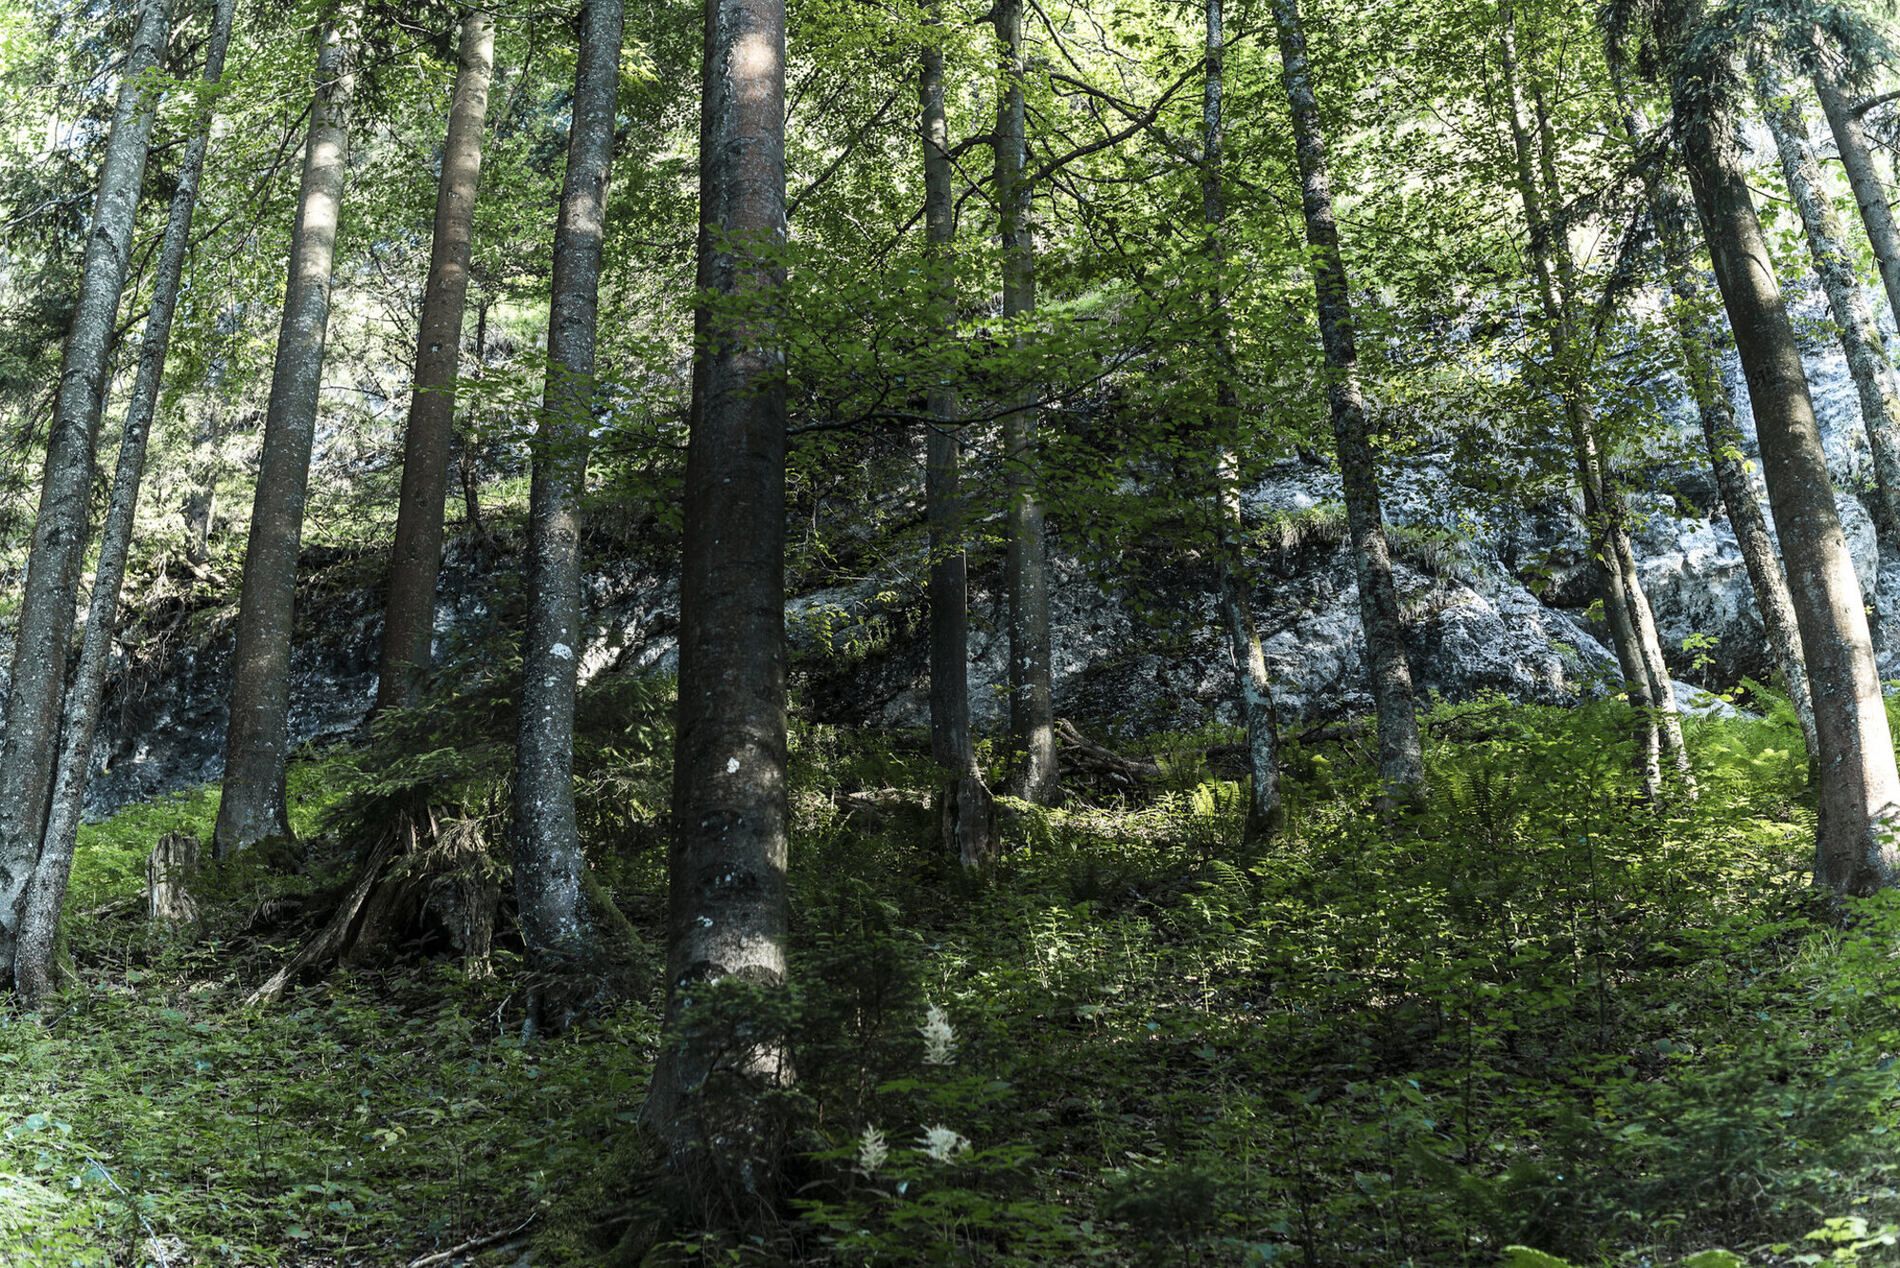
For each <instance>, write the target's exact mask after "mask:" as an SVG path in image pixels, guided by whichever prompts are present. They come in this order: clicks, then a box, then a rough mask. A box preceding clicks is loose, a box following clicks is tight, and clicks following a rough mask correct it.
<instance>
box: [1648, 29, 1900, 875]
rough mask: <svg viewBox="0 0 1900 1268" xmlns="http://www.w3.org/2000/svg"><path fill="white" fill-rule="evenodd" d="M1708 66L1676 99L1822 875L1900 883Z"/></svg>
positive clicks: (1688, 77) (1846, 609) (1837, 558)
mask: <svg viewBox="0 0 1900 1268" xmlns="http://www.w3.org/2000/svg"><path fill="white" fill-rule="evenodd" d="M1680 34H1681V33H1679V32H1678V33H1676V35H1677V40H1676V42H1677V43H1678V45H1679V44H1680V42H1681V41H1680ZM1709 69H1710V68H1708V67H1705V66H1702V65H1700V64H1699V62H1696V61H1688V62H1685V64H1684V65H1681V66H1679V67H1677V68H1676V71H1675V82H1674V84H1673V85H1672V95H1673V97H1674V100H1675V108H1676V115H1677V129H1678V132H1679V134H1680V135H1681V137H1682V141H1683V158H1684V162H1685V164H1686V165H1687V166H1688V169H1689V177H1690V184H1691V186H1692V188H1693V189H1694V191H1695V200H1696V209H1697V211H1698V212H1699V213H1700V215H1701V218H1702V228H1703V234H1704V236H1705V237H1706V238H1707V240H1708V244H1709V251H1710V254H1711V256H1712V258H1713V260H1714V263H1715V277H1716V282H1717V284H1718V285H1719V286H1720V288H1721V291H1722V299H1723V303H1724V304H1725V306H1726V307H1727V309H1728V316H1729V326H1730V327H1731V328H1732V329H1733V330H1734V332H1735V344H1736V347H1737V349H1738V350H1739V351H1740V353H1741V359H1742V368H1743V370H1744V372H1745V373H1746V374H1747V376H1748V387H1749V398H1750V401H1751V403H1752V405H1753V408H1754V413H1755V431H1756V435H1757V437H1758V439H1759V440H1760V443H1761V456H1762V468H1763V471H1764V474H1765V475H1766V477H1767V481H1768V497H1769V502H1770V504H1771V507H1772V509H1773V511H1774V517H1775V528H1776V530H1777V532H1778V533H1779V535H1780V538H1781V549H1782V557H1783V559H1784V561H1785V563H1786V565H1787V574H1788V581H1789V587H1790V592H1791V594H1792V596H1793V599H1794V609H1795V617H1796V619H1797V620H1798V621H1799V623H1800V628H1801V646H1802V651H1803V653H1804V659H1805V661H1806V664H1807V667H1808V684H1809V688H1810V690H1811V691H1812V693H1813V697H1814V722H1815V729H1816V731H1817V733H1818V736H1819V741H1820V751H1819V754H1818V769H1817V778H1818V782H1819V790H1818V791H1819V806H1820V824H1819V829H1818V832H1817V835H1816V858H1815V880H1816V882H1817V883H1818V884H1822V885H1826V886H1828V887H1830V888H1831V889H1833V890H1834V891H1835V892H1837V893H1843V894H1864V893H1870V892H1872V891H1874V890H1876V889H1879V888H1882V887H1883V886H1886V885H1888V884H1891V883H1892V879H1893V875H1894V869H1895V866H1896V863H1897V862H1900V858H1896V854H1895V850H1894V847H1893V844H1892V842H1891V840H1890V832H1891V830H1892V826H1893V822H1894V819H1895V817H1896V813H1897V812H1900V772H1896V770H1895V766H1894V755H1893V737H1892V735H1891V733H1890V731H1889V729H1888V726H1887V711H1886V705H1885V701H1884V700H1883V699H1882V697H1881V689H1880V677H1879V674H1878V672H1877V671H1876V669H1875V667H1874V652H1873V644H1872V641H1871V640H1870V638H1869V637H1868V633H1867V616H1866V612H1865V610H1864V609H1863V608H1862V606H1861V605H1862V598H1861V589H1860V582H1859V580H1858V579H1857V578H1856V577H1855V575H1854V564H1853V560H1852V558H1851V557H1850V556H1849V554H1848V551H1847V538H1846V535H1845V534H1844V533H1843V532H1842V531H1841V521H1840V514H1839V512H1838V510H1837V509H1836V507H1835V504H1834V485H1833V482H1832V481H1831V480H1830V479H1829V478H1828V470H1827V454H1826V452H1825V451H1824V450H1823V448H1822V446H1821V429H1820V426H1819V425H1818V424H1817V423H1816V421H1815V417H1814V404H1813V401H1812V400H1811V399H1810V397H1809V395H1808V380H1807V373H1806V371H1805V370H1804V369H1803V368H1802V365H1801V353H1800V349H1799V346H1798V345H1797V344H1796V342H1795V335H1794V328H1793V325H1792V324H1791V323H1790V322H1789V320H1788V314H1787V310H1786V309H1785V308H1784V307H1783V305H1782V301H1781V290H1780V287H1779V286H1778V285H1777V284H1776V281H1775V276H1774V273H1773V271H1772V268H1771V266H1770V264H1769V253H1768V244H1767V242H1766V241H1765V240H1764V239H1763V237H1762V231H1761V224H1760V222H1759V221H1758V220H1757V219H1756V217H1755V206H1754V202H1753V199H1752V197H1751V195H1750V193H1749V189H1748V177H1747V171H1746V169H1745V168H1744V167H1743V164H1742V160H1741V154H1740V151H1739V147H1738V144H1737V140H1736V137H1735V133H1734V125H1733V123H1732V121H1731V119H1730V118H1729V117H1728V114H1727V110H1728V107H1727V105H1726V103H1722V102H1719V101H1712V100H1711V99H1710V93H1709V89H1708V87H1707V85H1708V83H1709V82H1710V81H1709V80H1708V78H1707V77H1706V76H1707V74H1708V72H1709Z"/></svg>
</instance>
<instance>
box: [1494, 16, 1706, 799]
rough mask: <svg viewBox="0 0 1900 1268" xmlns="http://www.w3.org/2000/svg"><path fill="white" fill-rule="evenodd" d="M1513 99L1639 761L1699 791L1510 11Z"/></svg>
mask: <svg viewBox="0 0 1900 1268" xmlns="http://www.w3.org/2000/svg"><path fill="white" fill-rule="evenodd" d="M1498 41H1499V51H1500V53H1501V65H1502V69H1503V71H1504V80H1505V90H1506V98H1507V100H1506V108H1507V115H1508V117H1507V119H1506V123H1507V125H1508V128H1509V132H1510V137H1511V152H1512V156H1513V159H1514V160H1515V174H1516V184H1517V193H1518V198H1519V200H1520V201H1521V203H1522V205H1523V208H1524V220H1525V224H1526V227H1527V228H1528V230H1529V234H1530V242H1529V247H1528V255H1529V261H1530V266H1531V273H1532V276H1533V278H1534V279H1535V280H1536V283H1537V294H1538V299H1539V301H1540V303H1541V305H1542V308H1543V319H1544V328H1545V332H1546V336H1547V338H1548V339H1549V344H1550V365H1551V367H1552V372H1553V373H1554V374H1555V376H1556V378H1557V388H1558V394H1559V396H1560V398H1561V405H1562V408H1563V413H1564V421H1565V424H1566V426H1567V428H1568V431H1569V434H1570V445H1571V453H1572V457H1573V459H1574V461H1575V463H1576V469H1577V484H1578V488H1579V490H1580V492H1581V493H1582V497H1583V508H1584V520H1585V523H1586V525H1587V526H1588V528H1589V530H1590V534H1591V546H1592V549H1593V552H1594V554H1595V555H1596V558H1597V561H1598V563H1599V564H1600V566H1601V568H1602V590H1603V609H1604V620H1605V623H1606V624H1607V625H1608V626H1609V629H1610V641H1611V645H1612V647H1613V648H1614V649H1615V652H1616V658H1617V662H1618V665H1619V666H1620V667H1621V669H1622V673H1623V683H1624V688H1625V690H1626V691H1627V693H1628V695H1629V699H1630V703H1631V705H1632V706H1634V707H1635V709H1636V710H1637V715H1638V721H1637V726H1638V753H1639V760H1640V762H1641V764H1642V766H1643V770H1644V782H1645V784H1646V786H1647V787H1648V788H1649V790H1650V792H1651V795H1652V796H1655V795H1659V794H1660V793H1661V791H1662V787H1663V764H1664V762H1665V761H1666V760H1672V761H1673V765H1674V769H1675V772H1676V774H1677V775H1678V776H1679V777H1680V778H1681V779H1682V780H1683V781H1684V782H1685V784H1687V783H1691V782H1692V775H1691V771H1690V767H1689V756H1688V750H1687V748H1686V746H1685V745H1684V743H1683V738H1682V722H1681V717H1680V715H1679V714H1678V713H1677V712H1676V702H1675V692H1674V687H1673V685H1672V680H1671V678H1670V675H1669V669H1668V666H1667V664H1666V663H1665V662H1664V659H1663V653H1662V646H1661V642H1660V640H1659V639H1658V637H1657V634H1656V623H1655V618H1654V616H1653V615H1652V613H1651V611H1650V608H1649V600H1648V598H1647V597H1646V596H1645V595H1644V594H1643V589H1642V582H1641V580H1640V578H1639V577H1638V575H1637V572H1636V559H1635V554H1634V550H1633V548H1632V546H1631V543H1630V539H1629V529H1628V511H1627V508H1626V507H1625V506H1624V502H1623V496H1622V492H1621V490H1620V489H1619V488H1618V487H1617V485H1616V481H1615V478H1614V475H1613V474H1612V472H1611V470H1610V467H1609V460H1608V457H1607V455H1606V454H1605V453H1604V447H1603V441H1602V437H1601V435H1600V434H1599V431H1598V426H1597V416H1596V409H1595V406H1594V404H1593V403H1592V401H1591V399H1590V396H1589V386H1588V382H1587V379H1586V377H1585V375H1584V366H1583V364H1582V353H1583V339H1582V335H1581V332H1580V330H1579V328H1578V327H1579V322H1578V313H1577V307H1578V304H1579V302H1580V300H1579V290H1580V287H1579V284H1578V280H1577V275H1576V273H1577V270H1576V261H1575V259H1574V257H1573V256H1572V255H1571V253H1570V246H1569V243H1568V241H1567V240H1566V239H1565V237H1564V235H1563V233H1562V230H1561V224H1560V222H1559V221H1558V220H1556V219H1555V218H1554V216H1553V212H1552V207H1553V206H1561V201H1562V192H1561V190H1560V189H1559V187H1558V184H1557V176H1556V164H1555V155H1554V153H1553V150H1554V146H1553V144H1552V142H1551V137H1550V131H1549V125H1548V117H1547V115H1545V113H1544V112H1543V111H1542V109H1541V108H1539V109H1538V110H1537V112H1536V113H1535V114H1533V113H1532V110H1531V108H1530V107H1529V106H1528V105H1527V104H1526V96H1527V93H1526V91H1525V84H1524V80H1523V76H1522V75H1521V73H1520V62H1519V58H1518V52H1517V32H1516V21H1515V15H1514V12H1513V10H1512V8H1511V7H1510V6H1509V5H1507V6H1505V8H1504V10H1503V13H1502V17H1501V21H1500V26H1499V32H1498Z"/></svg>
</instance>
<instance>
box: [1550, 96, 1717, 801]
mask: <svg viewBox="0 0 1900 1268" xmlns="http://www.w3.org/2000/svg"><path fill="white" fill-rule="evenodd" d="M1531 100H1532V102H1533V104H1534V105H1535V107H1536V110H1535V114H1534V118H1535V120H1536V124H1537V154H1538V170H1539V172H1540V173H1541V175H1542V179H1543V183H1544V190H1545V193H1546V195H1547V198H1548V200H1549V201H1548V203H1547V205H1548V206H1550V207H1562V206H1563V204H1564V194H1563V184H1562V182H1561V181H1560V180H1559V179H1558V176H1557V138H1556V134H1555V132H1554V131H1553V130H1552V128H1551V126H1550V111H1549V109H1548V108H1547V107H1546V105H1545V103H1544V94H1543V90H1542V87H1541V85H1539V83H1538V82H1537V81H1536V80H1533V81H1532V94H1531ZM1552 239H1553V249H1554V250H1555V251H1556V256H1557V285H1558V293H1559V297H1560V302H1561V303H1562V304H1563V305H1564V308H1565V312H1566V313H1567V314H1571V315H1569V316H1567V317H1566V323H1567V325H1568V327H1569V333H1570V336H1571V340H1570V342H1569V347H1570V348H1571V349H1572V355H1573V356H1575V355H1577V354H1579V353H1580V352H1582V347H1581V345H1580V343H1578V342H1577V341H1576V340H1575V338H1574V336H1575V335H1576V334H1577V332H1578V325H1577V322H1576V319H1575V316H1574V314H1575V312H1576V311H1577V305H1578V304H1579V303H1580V302H1581V300H1580V296H1581V295H1582V293H1583V292H1582V288H1581V287H1580V286H1579V284H1578V281H1577V264H1576V259H1575V257H1574V256H1572V255H1571V253H1570V243H1569V239H1568V236H1567V235H1563V234H1553V235H1552ZM1581 368H1582V367H1581V366H1579V370H1581ZM1590 424H1591V425H1590V428H1589V430H1590V431H1591V432H1592V433H1594V431H1595V416H1594V413H1593V414H1592V415H1591V419H1590ZM1592 446H1593V448H1594V449H1595V453H1596V476H1597V481H1598V488H1599V490H1600V495H1601V498H1602V503H1603V513H1604V516H1605V519H1606V524H1605V540H1606V542H1607V543H1608V545H1609V547H1610V550H1611V552H1612V559H1611V560H1610V561H1609V562H1611V563H1612V565H1613V567H1614V569H1615V570H1616V571H1617V573H1618V574H1619V576H1618V580H1619V582H1620V583H1621V585H1622V588H1623V594H1624V608H1625V611H1626V612H1627V613H1628V615H1629V621H1630V627H1631V632H1632V634H1633V636H1634V639H1635V645H1636V650H1637V651H1638V653H1639V654H1640V655H1641V657H1642V664H1643V674H1644V677H1645V678H1646V679H1647V680H1648V684H1649V699H1650V701H1651V703H1652V704H1653V705H1654V707H1655V709H1656V728H1657V735H1658V739H1659V742H1660V745H1661V749H1662V755H1663V757H1664V758H1666V759H1667V760H1668V761H1669V763H1670V765H1671V767H1672V769H1673V771H1674V774H1675V776H1676V779H1677V780H1678V782H1679V786H1680V788H1681V789H1682V791H1684V792H1685V793H1687V794H1688V795H1689V796H1690V797H1692V798H1693V797H1694V796H1695V768H1694V766H1693V765H1692V764H1691V762H1690V760H1689V749H1688V746H1687V745H1686V744H1685V743H1684V742H1683V734H1682V712H1681V710H1679V709H1678V708H1677V707H1676V684H1675V679H1674V678H1673V677H1671V675H1670V673H1669V662H1668V660H1667V659H1666V658H1665V657H1664V656H1663V647H1662V639H1661V637H1660V635H1659V634H1658V631H1657V626H1656V616H1655V613H1654V611H1653V610H1652V609H1651V608H1650V606H1649V595H1648V594H1647V593H1646V592H1645V591H1644V590H1643V579H1642V574H1641V573H1640V572H1639V571H1638V570H1637V567H1636V549H1635V546H1634V544H1633V543H1632V542H1631V540H1630V531H1629V524H1630V513H1629V503H1628V502H1627V500H1626V499H1625V498H1624V496H1623V488H1622V485H1621V484H1619V483H1618V482H1617V479H1616V471H1615V467H1614V465H1613V464H1612V462H1611V459H1610V452H1609V450H1608V448H1607V447H1605V446H1604V445H1603V444H1602V441H1601V438H1600V437H1595V436H1594V435H1593V436H1592Z"/></svg>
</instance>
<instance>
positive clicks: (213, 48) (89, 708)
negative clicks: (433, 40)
mask: <svg viewBox="0 0 1900 1268" xmlns="http://www.w3.org/2000/svg"><path fill="white" fill-rule="evenodd" d="M235 5H236V0H218V7H217V10H216V13H215V16H214V18H213V21H212V28H211V39H210V44H209V45H208V47H207V49H206V52H205V67H204V82H205V84H206V85H208V86H215V85H216V84H217V82H218V80H219V79H220V78H221V77H222V76H223V74H224V55H225V50H226V49H227V48H228V47H229V45H230V41H231V21H232V12H233V9H234V8H235ZM210 137H211V115H210V112H209V111H207V112H206V113H205V115H204V117H203V118H202V119H201V120H200V121H199V123H198V125H197V129H196V131H194V132H193V134H192V137H191V141H190V143H189V144H188V146H187V148H186V150H185V157H184V161H183V163H182V164H181V165H180V167H179V171H178V187H177V190H176V191H175V192H174V193H173V194H172V201H171V211H170V215H169V217H168V219H167V220H166V223H165V240H164V245H163V246H162V247H161V248H160V250H159V257H158V270H157V273H156V275H155V276H154V278H153V281H152V311H151V314H150V316H148V317H147V318H146V322H145V336H144V340H143V342H142V343H141V344H140V346H139V367H138V376H137V378H136V379H135V380H134V382H133V386H132V399H131V400H130V401H129V402H128V403H127V405H126V411H125V425H124V429H123V433H122V435H121V437H120V441H119V461H118V468H117V470H116V472H115V473H114V475H113V480H112V495H111V501H110V502H109V504H108V506H107V510H106V522H105V530H104V532H103V533H102V534H101V537H100V541H99V561H98V563H97V564H96V565H95V567H94V570H93V580H92V598H91V602H90V606H89V607H88V609H87V613H86V635H85V640H84V642H83V643H82V645H81V648H80V653H79V667H78V670H77V672H76V673H75V674H74V677H73V684H72V688H71V689H70V690H69V691H68V692H67V693H66V704H65V716H64V717H63V718H62V720H61V724H60V741H61V748H60V757H59V763H58V767H57V774H56V777H55V779H54V783H53V796H52V805H51V809H50V812H49V814H48V816H47V822H46V828H45V831H44V833H43V835H42V840H41V844H40V850H39V862H38V864H37V865H36V866H35V867H34V869H33V875H32V879H31V881H30V882H29V883H28V885H27V889H26V895H25V898H24V899H23V903H22V911H21V916H20V933H19V942H18V946H17V949H16V951H15V955H14V969H13V973H14V985H15V987H16V989H17V990H18V991H19V994H20V997H21V999H22V1000H23V1001H24V1002H25V1003H26V1004H27V1005H28V1006H32V1005H34V1004H37V1003H38V1002H39V1001H40V1000H41V999H42V998H44V997H45V995H46V994H47V993H48V992H49V991H51V989H52V986H53V948H54V943H55V941H56V936H57V934H58V930H59V914H60V905H61V903H62V902H64V901H65V897H66V881H67V878H68V877H69V876H70V875H71V873H72V863H73V846H74V843H75V842H76V841H77V840H78V837H79V818H80V813H81V811H82V810H83V809H84V803H85V797H86V781H87V779H88V778H89V777H90V776H91V774H92V742H93V736H94V733H95V731H96V729H97V727H98V723H99V702H100V700H101V699H102V698H103V697H104V695H105V684H106V668H107V660H108V659H109V657H110V655H111V651H112V641H113V636H114V634H115V632H116V630H117V628H118V618H119V591H120V588H121V586H122V585H123V584H124V581H125V561H126V555H127V553H128V552H129V551H130V549H131V545H132V529H133V524H134V521H135V519H136V518H137V515H138V500H139V484H140V482H141V481H142V480H143V479H144V475H145V451H146V442H147V441H148V440H149V439H150V437H151V432H152V415H153V413H154V412H155V410H156V409H157V406H158V390H159V386H160V384H161V383H162V382H163V380H164V375H165V355H166V353H167V352H168V351H169V350H170V347H171V333H172V317H173V314H174V313H175V312H176V310H177V306H178V288H179V280H180V278H181V277H182V276H183V274H184V268H185V256H186V255H187V253H188V252H189V251H190V248H191V217H192V212H193V211H194V210H195V208H196V207H197V203H198V182H199V177H200V175H201V174H202V172H203V170H204V160H205V149H206V146H207V145H208V143H209V141H210Z"/></svg>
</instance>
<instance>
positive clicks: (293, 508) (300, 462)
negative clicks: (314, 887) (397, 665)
mask: <svg viewBox="0 0 1900 1268" xmlns="http://www.w3.org/2000/svg"><path fill="white" fill-rule="evenodd" d="M354 38H355V30H354V26H353V23H352V22H351V20H350V19H349V18H347V17H339V18H338V19H337V20H335V21H333V22H331V23H330V24H329V25H328V26H327V27H325V28H324V30H323V32H322V34H321V35H320V36H319V37H318V40H319V45H318V56H317V73H316V97H315V100H314V102H313V103H312V105H311V110H310V131H309V134H308V136H307V137H306V138H305V141H304V160H303V185H302V189H301V192H300V193H299V196H298V204H297V223H296V226H295V228H294V229H293V230H292V233H291V239H290V277H289V282H288V284H287V285H286V288H285V291H284V315H283V321H282V323H281V325H280V326H279V327H278V332H277V358H276V364H275V365H274V366H273V367H272V370H271V385H270V404H269V405H268V406H267V407H266V409H265V413H264V452H263V457H262V460H261V462H260V464H259V467H258V472H257V494H256V497H255V498H254V499H253V501H252V503H251V533H250V540H249V542H248V544H247V546H246V548H245V552H244V585H243V589H242V592H241V593H240V596H239V600H238V623H237V647H236V650H235V651H234V652H233V654H232V657H231V664H232V673H231V721H230V730H229V732H228V733H227V735H226V736H225V743H224V795H223V798H222V800H221V801H220V802H219V804H218V826H217V834H216V837H215V839H214V846H215V850H216V853H217V855H218V857H220V858H223V857H226V856H228V855H230V854H231V853H233V852H234V851H237V850H241V849H245V848H247V847H249V846H252V845H255V844H257V843H258V842H260V841H264V840H269V839H273V838H275V839H279V840H288V839H289V837H290V816H289V811H288V809H287V807H286V806H285V804H284V769H285V763H286V761H287V760H288V757H289V753H288V749H289V747H290V735H289V726H290V637H291V618H292V607H293V604H294V602H295V599H296V589H297V555H298V552H299V550H300V548H301V546H302V544H303V510H304V499H305V497H306V496H307V494H308V493H309V486H310V452H311V448H312V446H313V445H314V443H315V440H316V427H317V404H318V394H319V392H320V391H321V390H322V386H323V346H324V339H325V336H326V334H327V332H328V329H329V324H330V287H331V281H332V274H333V270H334V265H335V260H336V233H337V217H338V213H339V212H340V211H341V209H342V205H343V189H344V184H345V180H346V177H347V169H348V167H349V135H348V132H347V129H346V117H347V115H348V113H349V108H350V98H351V97H352V95H353V94H354V92H355V90H356V71H355V69H354V67H353V66H352V65H351V55H350V49H349V45H350V43H351V42H352V41H353V40H354Z"/></svg>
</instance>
